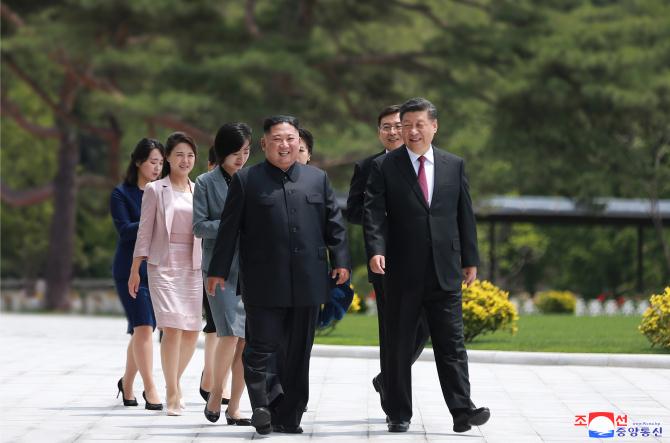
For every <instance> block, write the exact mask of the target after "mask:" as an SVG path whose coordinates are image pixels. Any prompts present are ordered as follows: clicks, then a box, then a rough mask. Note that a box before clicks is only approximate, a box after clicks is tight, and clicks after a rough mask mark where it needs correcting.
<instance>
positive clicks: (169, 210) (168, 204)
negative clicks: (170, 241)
mask: <svg viewBox="0 0 670 443" xmlns="http://www.w3.org/2000/svg"><path fill="white" fill-rule="evenodd" d="M162 182H163V183H161V185H162V187H163V189H162V194H163V211H165V212H164V213H165V227H166V228H167V232H168V236H169V235H170V232H171V230H172V218H173V216H174V207H173V205H172V198H173V195H172V183H170V177H165V178H164V179H163V180H162Z"/></svg>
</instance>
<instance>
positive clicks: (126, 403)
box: [116, 377, 137, 406]
mask: <svg viewBox="0 0 670 443" xmlns="http://www.w3.org/2000/svg"><path fill="white" fill-rule="evenodd" d="M116 387H117V388H119V392H117V393H116V398H119V394H121V398H122V399H123V406H137V399H136V398H133V399H132V400H126V394H125V393H124V392H123V377H121V378H120V379H119V382H118V383H117V384H116Z"/></svg>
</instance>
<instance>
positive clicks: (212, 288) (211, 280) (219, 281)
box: [207, 277, 226, 297]
mask: <svg viewBox="0 0 670 443" xmlns="http://www.w3.org/2000/svg"><path fill="white" fill-rule="evenodd" d="M217 285H219V286H220V287H221V290H222V291H223V287H224V286H225V285H226V279H225V278H221V277H207V293H208V294H209V295H211V296H212V297H215V296H216V286H217Z"/></svg>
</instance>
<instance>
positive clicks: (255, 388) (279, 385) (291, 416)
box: [242, 304, 319, 426]
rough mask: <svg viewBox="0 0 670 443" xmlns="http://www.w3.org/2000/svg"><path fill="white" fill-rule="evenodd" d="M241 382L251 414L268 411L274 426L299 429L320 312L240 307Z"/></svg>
mask: <svg viewBox="0 0 670 443" xmlns="http://www.w3.org/2000/svg"><path fill="white" fill-rule="evenodd" d="M244 309H245V311H246V314H247V322H246V347H245V348H244V353H243V356H242V360H243V362H244V379H245V382H246V385H247V390H248V391H249V399H250V401H251V407H252V408H253V409H256V408H259V407H268V408H269V409H270V412H271V413H272V424H278V425H289V426H297V425H299V424H300V420H301V419H302V414H303V412H304V410H305V406H307V400H308V399H309V358H310V354H311V352H312V345H313V344H314V333H315V330H316V321H317V318H318V314H319V307H318V306H306V307H283V308H274V307H258V306H249V305H248V304H247V305H245V306H244Z"/></svg>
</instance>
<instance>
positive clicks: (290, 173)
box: [207, 116, 350, 434]
mask: <svg viewBox="0 0 670 443" xmlns="http://www.w3.org/2000/svg"><path fill="white" fill-rule="evenodd" d="M263 130H264V135H263V137H262V139H261V147H262V148H263V150H264V151H265V159H266V161H264V162H262V163H259V164H257V165H254V166H252V167H250V168H247V169H242V170H241V171H239V172H238V173H237V174H235V175H234V176H233V179H232V181H231V183H230V188H229V190H228V197H227V199H226V204H225V206H224V209H223V213H222V215H221V223H220V225H219V231H218V236H217V239H216V246H215V248H214V252H213V257H212V261H211V264H210V267H209V270H208V276H209V278H208V279H207V288H208V291H209V293H213V290H214V288H215V287H216V285H217V284H219V285H221V286H223V285H224V284H225V279H226V278H227V276H228V272H229V269H230V265H231V262H232V261H233V259H234V255H235V246H236V244H237V242H238V239H239V251H240V252H239V260H240V274H241V281H242V286H241V291H242V297H243V301H244V309H245V312H246V340H247V344H246V348H245V350H244V354H243V361H244V376H245V381H246V384H247V389H248V391H249V398H250V400H251V406H252V408H253V415H252V418H251V422H252V425H253V426H254V427H255V428H256V431H257V432H258V433H259V434H268V433H270V432H271V431H273V430H274V431H275V432H285V433H301V432H302V428H301V427H300V420H301V419H302V414H303V412H304V409H305V406H306V405H307V400H308V397H309V358H310V353H311V350H312V344H313V342H314V331H315V328H316V320H317V316H318V311H319V306H320V305H321V304H324V303H326V301H327V298H328V294H329V290H330V287H331V284H333V283H335V282H334V281H333V279H336V283H335V284H342V283H344V282H345V281H347V279H348V278H349V268H350V258H349V252H348V249H347V238H346V228H345V225H344V221H343V219H342V215H341V213H340V210H339V207H338V205H337V203H336V201H335V196H334V194H333V191H332V189H331V187H330V183H329V181H328V177H327V176H326V173H325V172H324V171H322V170H320V169H317V168H314V167H312V166H307V165H302V164H299V163H297V162H296V159H297V154H298V143H299V136H298V120H297V119H296V118H295V117H291V116H276V117H271V118H268V119H266V120H265V122H264V124H263ZM329 262H330V266H331V267H332V272H330V273H329V267H328V266H329Z"/></svg>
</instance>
